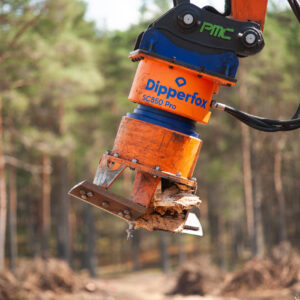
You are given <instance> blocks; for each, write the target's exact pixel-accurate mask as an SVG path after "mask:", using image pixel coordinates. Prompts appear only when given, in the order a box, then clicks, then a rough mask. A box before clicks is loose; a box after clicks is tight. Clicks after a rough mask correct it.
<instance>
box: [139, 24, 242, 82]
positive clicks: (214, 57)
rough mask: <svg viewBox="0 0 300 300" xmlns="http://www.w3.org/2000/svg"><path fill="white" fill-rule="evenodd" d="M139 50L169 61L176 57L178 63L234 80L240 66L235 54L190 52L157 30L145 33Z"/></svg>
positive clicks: (149, 30)
mask: <svg viewBox="0 0 300 300" xmlns="http://www.w3.org/2000/svg"><path fill="white" fill-rule="evenodd" d="M139 49H143V50H146V51H147V52H148V53H149V54H151V53H152V54H156V55H159V56H161V57H163V58H166V59H169V60H172V59H173V58H174V57H176V62H181V63H183V64H187V65H189V66H191V67H193V68H197V69H203V70H204V71H208V72H210V73H214V74H213V75H214V76H218V75H219V76H222V77H231V78H234V77H235V75H236V72H237V69H238V66H239V60H238V58H237V56H236V55H235V54H233V53H230V52H226V53H222V54H199V53H196V52H193V51H189V50H187V49H184V48H181V47H179V46H176V45H175V44H174V43H173V42H171V41H170V40H169V39H168V38H167V37H165V36H164V35H163V34H162V33H161V32H160V31H158V30H157V29H148V30H147V31H146V32H145V33H144V35H143V38H142V41H141V43H140V45H139Z"/></svg>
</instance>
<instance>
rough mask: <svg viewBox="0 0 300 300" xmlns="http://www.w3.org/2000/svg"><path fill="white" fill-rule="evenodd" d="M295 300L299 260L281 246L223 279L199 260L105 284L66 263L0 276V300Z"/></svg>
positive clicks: (24, 266)
mask: <svg viewBox="0 0 300 300" xmlns="http://www.w3.org/2000/svg"><path fill="white" fill-rule="evenodd" d="M54 299H55V300H56V299H62V300H69V299H70V300H71V299H72V300H81V299H82V300H94V299H95V300H96V299H97V300H147V299H149V300H150V299H151V300H194V299H195V300H196V299H197V300H201V299H202V300H300V259H299V255H298V254H297V253H296V252H295V251H294V250H293V249H292V248H291V247H290V246H289V245H281V246H280V247H277V248H275V249H274V250H273V254H272V257H271V258H270V259H266V260H252V261H250V262H248V263H247V264H245V265H244V266H243V267H242V268H241V269H240V270H237V271H236V272H233V273H231V274H225V273H224V272H222V271H221V270H219V269H218V268H217V267H216V266H214V265H213V264H211V262H210V261H209V259H208V258H207V257H203V256H202V257H200V258H198V259H195V260H194V261H192V262H190V263H188V264H186V265H185V266H184V267H183V268H182V269H181V270H180V271H179V272H178V274H177V275H176V274H173V275H168V276H167V275H164V274H161V273H159V272H157V271H143V272H137V273H133V274H126V275H124V276H122V277H118V278H116V277H114V278H110V279H91V278H89V277H88V276H86V275H84V274H76V273H74V272H73V271H72V270H71V269H70V268H69V267H68V265H67V264H66V263H65V262H62V261H58V260H53V259H51V260H49V261H48V262H44V261H42V260H40V259H36V260H34V261H29V262H26V263H24V262H23V263H21V264H20V267H19V268H18V270H17V272H16V275H13V274H11V273H10V272H4V273H2V274H0V300H54Z"/></svg>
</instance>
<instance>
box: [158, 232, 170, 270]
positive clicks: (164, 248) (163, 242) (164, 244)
mask: <svg viewBox="0 0 300 300" xmlns="http://www.w3.org/2000/svg"><path fill="white" fill-rule="evenodd" d="M159 237H160V257H161V267H162V270H163V272H164V273H165V274H168V273H170V270H171V266H170V257H169V253H168V248H169V236H168V233H167V232H164V231H162V232H160V234H159Z"/></svg>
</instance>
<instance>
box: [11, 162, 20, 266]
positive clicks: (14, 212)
mask: <svg viewBox="0 0 300 300" xmlns="http://www.w3.org/2000/svg"><path fill="white" fill-rule="evenodd" d="M9 233H10V235H9V237H10V267H11V270H12V271H13V272H14V271H15V270H16V262H17V257H18V244H17V184H16V168H15V167H13V166H10V167H9Z"/></svg>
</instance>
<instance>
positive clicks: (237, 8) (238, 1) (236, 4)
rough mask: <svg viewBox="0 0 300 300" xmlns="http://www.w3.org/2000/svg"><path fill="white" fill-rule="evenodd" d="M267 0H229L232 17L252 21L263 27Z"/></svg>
mask: <svg viewBox="0 0 300 300" xmlns="http://www.w3.org/2000/svg"><path fill="white" fill-rule="evenodd" d="M267 5H268V0H247V1H245V0H231V10H232V18H233V19H234V20H240V21H253V22H257V23H258V24H260V25H261V27H262V29H263V28H264V24H265V18H266V13H267Z"/></svg>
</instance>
